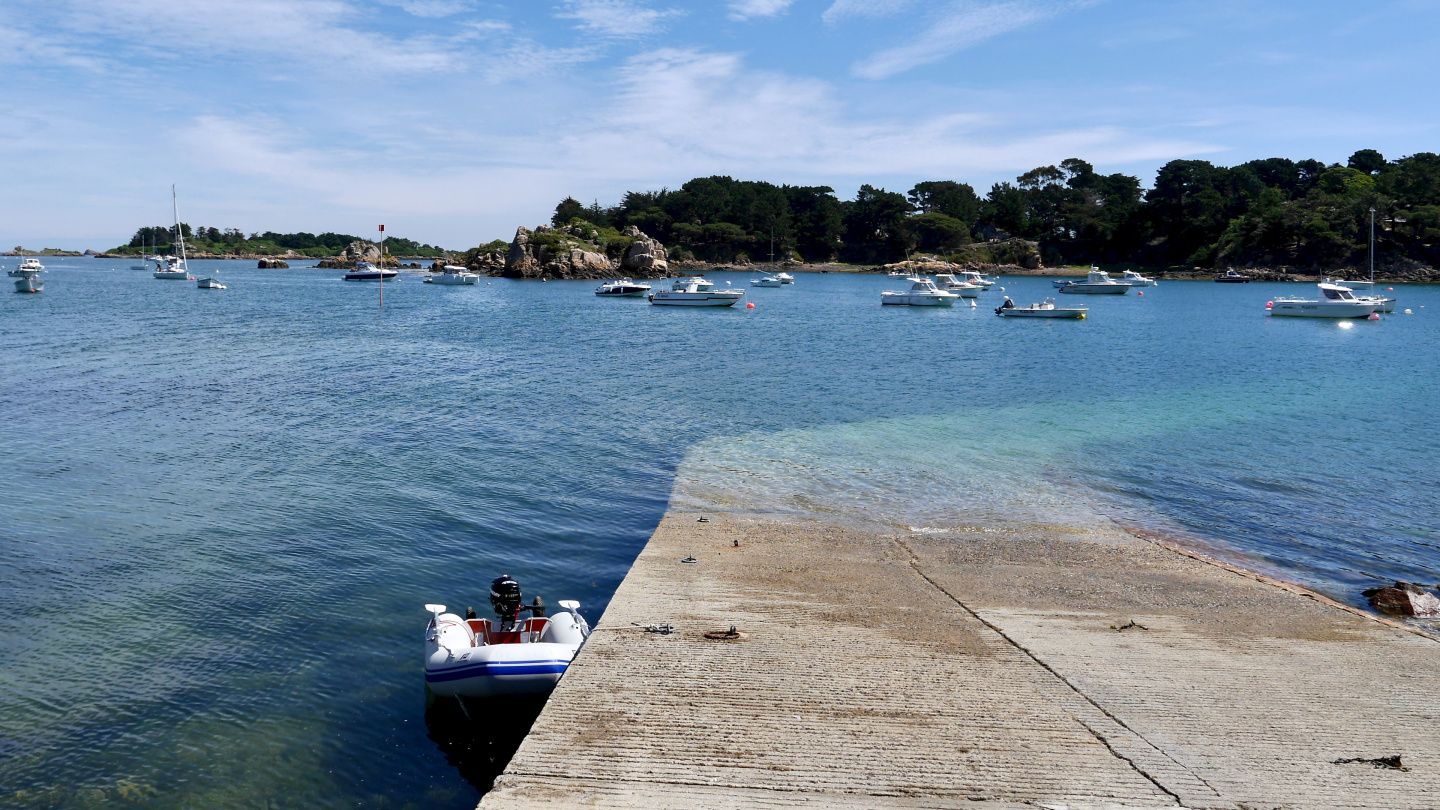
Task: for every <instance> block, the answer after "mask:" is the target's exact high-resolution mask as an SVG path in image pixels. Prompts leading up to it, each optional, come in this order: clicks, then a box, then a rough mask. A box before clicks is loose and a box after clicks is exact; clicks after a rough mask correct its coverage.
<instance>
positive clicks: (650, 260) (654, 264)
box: [620, 225, 670, 278]
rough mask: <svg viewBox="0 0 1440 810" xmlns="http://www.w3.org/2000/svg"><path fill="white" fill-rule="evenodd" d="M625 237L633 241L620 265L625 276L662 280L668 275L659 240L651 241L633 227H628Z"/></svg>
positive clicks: (667, 265) (667, 266)
mask: <svg viewBox="0 0 1440 810" xmlns="http://www.w3.org/2000/svg"><path fill="white" fill-rule="evenodd" d="M625 235H626V236H630V237H632V238H634V239H635V241H634V242H631V243H630V249H629V250H627V251H625V259H624V260H623V261H622V262H621V263H620V267H621V269H622V270H624V271H625V272H626V274H628V275H630V276H631V277H635V276H643V277H645V278H664V277H665V276H666V275H669V272H670V264H669V262H667V261H665V246H664V245H662V244H660V240H658V239H651V238H650V237H648V236H646V235H645V234H643V233H641V232H640V229H639V228H637V227H635V226H634V225H631V226H630V229H629V230H628V231H626V234H625Z"/></svg>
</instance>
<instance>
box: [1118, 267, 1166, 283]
mask: <svg viewBox="0 0 1440 810" xmlns="http://www.w3.org/2000/svg"><path fill="white" fill-rule="evenodd" d="M1119 280H1120V281H1122V282H1124V283H1126V284H1129V285H1130V286H1131V287H1158V286H1160V282H1158V281H1156V280H1155V279H1153V278H1150V277H1148V276H1142V275H1140V274H1139V273H1137V272H1135V271H1134V270H1126V271H1125V272H1124V273H1123V274H1121V276H1120V279H1119Z"/></svg>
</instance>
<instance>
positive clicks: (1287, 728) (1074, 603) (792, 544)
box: [480, 512, 1440, 810]
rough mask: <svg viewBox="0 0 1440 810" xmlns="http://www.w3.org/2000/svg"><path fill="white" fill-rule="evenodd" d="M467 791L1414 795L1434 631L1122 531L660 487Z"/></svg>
mask: <svg viewBox="0 0 1440 810" xmlns="http://www.w3.org/2000/svg"><path fill="white" fill-rule="evenodd" d="M737 541H738V545H737V544H736V543H737ZM691 554H693V555H694V557H695V558H697V560H698V562H695V563H682V562H681V559H682V558H684V557H687V556H689V555H691ZM666 623H668V624H673V625H674V627H675V628H676V630H675V632H674V633H672V634H670V635H661V634H658V633H653V632H648V631H646V630H645V629H644V628H643V627H637V626H635V625H636V624H638V625H651V624H666ZM731 625H735V626H736V627H737V628H738V629H739V630H740V631H741V632H742V633H743V634H744V635H743V638H739V639H733V640H711V639H708V638H706V637H705V635H704V633H705V631H710V630H723V629H728V628H729V627H730V626H731ZM1121 628H1123V629H1121ZM1394 755H1399V756H1400V757H1401V759H1400V765H1401V767H1402V768H1404V770H1401V769H1397V768H1393V767H1387V766H1385V765H1383V764H1373V763H1369V762H1364V761H1351V762H1346V761H1345V760H1376V759H1379V758H1382V757H1388V756H1394ZM480 806H481V807H482V808H487V809H493V810H501V809H502V808H504V809H505V810H510V809H512V808H513V809H515V810H520V809H521V808H525V809H527V810H528V808H558V807H613V808H711V807H714V808H742V807H743V808H772V807H796V806H805V807H837V808H872V807H873V808H921V807H926V808H961V807H963V808H972V809H975V810H978V809H980V808H1005V807H1025V806H1030V807H1034V806H1041V807H1053V808H1060V807H1065V808H1159V807H1176V806H1183V807H1191V808H1254V809H1256V810H1258V809H1259V808H1265V809H1266V810H1270V809H1271V808H1327V809H1328V808H1435V807H1440V643H1437V642H1436V641H1435V640H1433V639H1431V638H1429V637H1426V636H1424V635H1421V634H1418V633H1416V632H1414V631H1411V630H1407V629H1405V628H1402V627H1397V626H1395V625H1393V624H1387V623H1384V622H1382V621H1378V620H1376V619H1374V618H1372V617H1366V616H1362V615H1359V614H1358V613H1356V612H1355V611H1352V610H1349V609H1346V608H1342V607H1340V606H1337V605H1334V604H1332V603H1328V602H1327V601H1325V600H1323V599H1320V598H1316V597H1314V596H1313V595H1310V594H1307V593H1305V592H1303V591H1301V590H1300V589H1298V588H1293V587H1291V588H1286V587H1283V586H1278V585H1277V584H1275V583H1272V582H1267V581H1263V580H1262V579H1261V578H1258V577H1255V576H1253V575H1247V574H1245V573H1243V572H1238V571H1234V570H1229V569H1226V568H1225V567H1222V566H1218V565H1214V564H1210V563H1207V562H1205V561H1203V560H1201V559H1197V558H1195V557H1193V556H1186V555H1183V554H1179V553H1176V552H1175V551H1173V550H1169V549H1167V548H1163V547H1161V546H1160V545H1158V544H1156V543H1154V542H1148V541H1147V540H1145V539H1141V538H1137V537H1135V536H1133V535H1130V534H1127V533H1125V532H1123V531H1120V530H1119V529H1114V530H1106V529H1101V530H1077V529H1068V528H1064V527H1055V526H1050V527H1047V526H1016V527H1010V528H1006V529H993V528H985V529H973V530H971V531H969V532H967V533H963V534H962V535H961V536H956V535H955V534H950V535H938V536H928V535H926V536H916V535H914V534H908V533H907V534H890V533H871V532H865V531H860V530H855V529H845V528H839V527H834V526H828V525H824V524H821V523H812V522H803V521H791V522H777V521H775V520H773V519H765V518H753V519H752V518H746V517H743V516H715V517H713V519H712V520H711V521H710V522H706V523H700V522H697V516H696V515H695V514H689V513H683V512H672V513H671V514H670V515H668V516H667V517H666V518H665V519H664V520H663V521H662V523H661V524H660V526H659V527H658V529H657V530H656V532H655V534H654V536H653V537H652V538H651V540H650V542H649V544H648V545H647V547H646V548H645V550H644V551H643V552H642V553H641V555H640V557H639V559H638V560H637V561H636V563H635V566H634V568H633V569H632V570H631V572H630V574H629V576H627V577H626V579H625V581H624V583H623V584H622V585H621V586H620V589H619V591H618V592H617V593H616V594H615V598H614V600H613V601H612V602H611V604H610V607H609V609H608V610H607V611H606V613H605V615H604V617H603V618H602V619H601V620H600V622H599V623H598V624H597V630H596V632H595V634H594V635H593V636H592V637H591V639H590V641H589V643H588V644H587V646H586V647H585V649H584V650H583V652H582V654H581V655H580V657H579V659H578V660H577V661H576V663H575V664H574V665H573V666H572V667H571V669H570V671H569V673H568V674H567V675H566V676H565V678H564V679H563V681H562V682H561V684H560V686H559V688H558V690H557V691H556V693H555V695H554V697H553V698H552V699H551V700H550V702H549V704H548V705H547V707H546V708H545V710H544V712H543V713H542V714H541V715H540V718H539V719H538V720H537V722H536V723H535V726H534V728H533V729H532V731H531V733H530V735H529V737H528V738H527V739H526V741H525V742H524V743H523V744H522V745H521V747H520V749H519V751H518V752H517V753H516V755H515V757H514V759H513V760H512V761H511V763H510V765H509V768H508V769H507V770H506V772H505V773H504V775H502V776H501V777H500V778H499V779H498V780H497V782H496V786H495V789H494V790H492V791H491V792H490V793H489V794H487V795H486V796H485V798H484V800H483V801H482V802H481V805H480Z"/></svg>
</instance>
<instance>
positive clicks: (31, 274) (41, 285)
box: [10, 262, 45, 293]
mask: <svg viewBox="0 0 1440 810" xmlns="http://www.w3.org/2000/svg"><path fill="white" fill-rule="evenodd" d="M35 264H39V262H36V263H35ZM10 275H12V276H15V277H16V278H15V292H22V293H38V292H41V291H43V290H44V289H45V279H43V278H40V271H39V270H37V269H35V267H34V266H33V265H32V266H30V267H26V266H25V265H24V264H22V265H20V266H19V267H18V268H16V269H14V270H11V271H10Z"/></svg>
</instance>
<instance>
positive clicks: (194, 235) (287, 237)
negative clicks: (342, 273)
mask: <svg viewBox="0 0 1440 810" xmlns="http://www.w3.org/2000/svg"><path fill="white" fill-rule="evenodd" d="M180 229H181V232H182V233H183V234H184V235H185V245H186V247H187V248H188V249H189V250H190V251H192V252H195V253H251V254H259V255H282V254H285V253H286V252H287V251H292V250H293V251H295V252H296V253H298V254H300V255H301V256H309V257H311V258H315V259H323V258H327V257H329V256H334V255H336V254H337V253H339V252H340V251H342V250H344V249H345V246H346V245H349V244H350V243H351V242H354V241H356V240H359V239H360V237H358V236H350V235H349V234H343V233H322V234H319V235H318V236H317V235H316V234H311V233H304V232H301V233H275V232H274V231H266V232H264V233H252V234H250V235H249V236H246V235H245V233H244V231H241V230H238V229H236V228H226V229H224V230H221V229H219V228H205V227H200V228H191V227H190V225H189V223H185V222H182V223H180ZM174 240H175V228H174V227H173V226H165V225H157V226H155V227H153V228H141V229H139V230H137V231H136V232H135V235H134V236H132V237H130V243H129V244H128V245H125V246H123V247H118V248H115V252H121V253H125V252H130V251H132V250H134V249H136V248H140V249H153V250H155V251H157V252H159V253H169V252H171V251H172V248H171V243H172V242H174ZM365 241H374V240H365ZM385 250H386V251H387V252H389V253H390V254H391V255H393V256H425V257H428V258H438V257H440V256H443V255H444V254H445V251H444V250H443V249H442V248H439V247H436V246H434V245H424V244H421V243H419V242H416V241H414V240H411V239H399V238H396V237H393V236H392V237H387V238H386V240H385Z"/></svg>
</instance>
